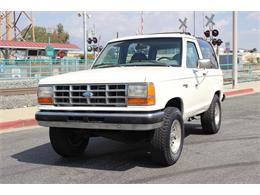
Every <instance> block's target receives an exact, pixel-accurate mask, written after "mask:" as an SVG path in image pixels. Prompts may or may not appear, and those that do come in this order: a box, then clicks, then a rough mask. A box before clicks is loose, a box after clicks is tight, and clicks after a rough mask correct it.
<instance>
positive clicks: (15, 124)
mask: <svg viewBox="0 0 260 195" xmlns="http://www.w3.org/2000/svg"><path fill="white" fill-rule="evenodd" d="M254 92H255V91H254V89H253V88H245V89H237V90H226V91H225V92H224V94H225V95H226V96H227V97H230V96H236V95H246V94H252V93H254ZM35 125H37V121H36V120H35V119H24V120H15V121H8V122H0V131H1V130H6V129H11V128H21V127H29V126H35Z"/></svg>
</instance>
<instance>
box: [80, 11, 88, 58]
mask: <svg viewBox="0 0 260 195" xmlns="http://www.w3.org/2000/svg"><path fill="white" fill-rule="evenodd" d="M78 16H79V17H81V16H82V17H83V41H84V58H85V60H86V63H87V62H88V45H87V38H88V30H87V29H88V26H89V24H88V20H89V19H90V17H91V15H89V14H87V12H86V11H83V12H79V13H78Z"/></svg>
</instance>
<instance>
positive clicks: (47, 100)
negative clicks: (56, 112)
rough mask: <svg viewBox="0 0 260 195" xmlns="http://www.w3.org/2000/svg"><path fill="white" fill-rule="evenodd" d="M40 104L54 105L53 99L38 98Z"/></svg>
mask: <svg viewBox="0 0 260 195" xmlns="http://www.w3.org/2000/svg"><path fill="white" fill-rule="evenodd" d="M38 103H39V104H53V99H52V97H38Z"/></svg>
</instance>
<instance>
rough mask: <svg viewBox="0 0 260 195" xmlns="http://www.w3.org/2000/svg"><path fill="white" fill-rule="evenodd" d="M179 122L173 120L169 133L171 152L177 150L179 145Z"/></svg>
mask: <svg viewBox="0 0 260 195" xmlns="http://www.w3.org/2000/svg"><path fill="white" fill-rule="evenodd" d="M181 136H182V135H181V124H180V122H179V121H178V120H175V121H173V123H172V126H171V134H170V148H171V151H172V152H173V153H176V152H178V150H179V148H180V145H181Z"/></svg>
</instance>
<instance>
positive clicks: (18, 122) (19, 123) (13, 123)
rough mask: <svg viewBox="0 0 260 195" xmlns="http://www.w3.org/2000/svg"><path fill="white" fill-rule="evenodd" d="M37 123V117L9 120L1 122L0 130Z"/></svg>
mask: <svg viewBox="0 0 260 195" xmlns="http://www.w3.org/2000/svg"><path fill="white" fill-rule="evenodd" d="M35 125H37V121H36V120H35V119H24V120H16V121H8V122H1V123H0V130H5V129H10V128H21V127H28V126H35Z"/></svg>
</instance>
